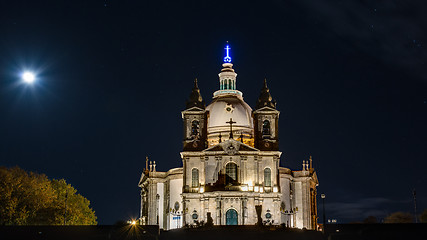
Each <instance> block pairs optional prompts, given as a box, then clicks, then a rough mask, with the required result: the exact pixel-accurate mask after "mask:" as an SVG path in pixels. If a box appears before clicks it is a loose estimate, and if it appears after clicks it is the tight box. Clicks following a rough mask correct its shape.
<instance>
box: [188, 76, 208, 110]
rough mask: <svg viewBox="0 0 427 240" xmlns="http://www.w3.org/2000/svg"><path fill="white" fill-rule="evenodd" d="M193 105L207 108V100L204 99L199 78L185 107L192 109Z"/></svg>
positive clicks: (195, 81)
mask: <svg viewBox="0 0 427 240" xmlns="http://www.w3.org/2000/svg"><path fill="white" fill-rule="evenodd" d="M193 107H198V108H201V109H205V108H206V105H205V101H203V98H202V95H201V94H200V89H199V86H198V85H197V78H196V79H195V80H194V87H193V90H192V91H191V94H190V97H189V98H188V101H187V103H186V107H185V109H190V108H193Z"/></svg>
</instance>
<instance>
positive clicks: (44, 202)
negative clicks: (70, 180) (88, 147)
mask: <svg viewBox="0 0 427 240" xmlns="http://www.w3.org/2000/svg"><path fill="white" fill-rule="evenodd" d="M89 204H90V202H89V200H87V199H86V198H84V197H83V196H82V195H80V194H78V193H77V190H76V189H74V188H73V187H72V186H71V185H69V184H67V183H66V181H65V180H64V179H60V180H55V179H53V180H49V179H48V178H47V177H46V175H44V174H37V173H33V172H29V173H27V172H26V171H24V170H22V169H20V168H18V167H14V168H5V167H0V225H62V224H64V223H65V224H67V225H93V224H96V223H97V222H96V216H95V212H94V211H93V210H92V209H91V208H90V207H89Z"/></svg>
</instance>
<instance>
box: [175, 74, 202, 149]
mask: <svg viewBox="0 0 427 240" xmlns="http://www.w3.org/2000/svg"><path fill="white" fill-rule="evenodd" d="M181 114H182V119H183V121H184V139H183V149H184V150H185V151H200V150H203V149H205V148H206V147H207V141H206V105H205V101H203V98H202V95H201V94H200V89H199V86H197V78H196V79H195V80H194V87H193V90H192V91H191V94H190V97H189V99H188V101H187V103H186V107H185V110H184V111H182V112H181Z"/></svg>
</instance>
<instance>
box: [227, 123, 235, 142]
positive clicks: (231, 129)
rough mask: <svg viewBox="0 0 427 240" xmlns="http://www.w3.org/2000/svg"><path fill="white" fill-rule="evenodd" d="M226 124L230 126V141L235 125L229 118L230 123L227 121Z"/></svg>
mask: <svg viewBox="0 0 427 240" xmlns="http://www.w3.org/2000/svg"><path fill="white" fill-rule="evenodd" d="M226 123H229V124H230V139H233V123H236V122H233V119H232V118H230V121H228V122H226Z"/></svg>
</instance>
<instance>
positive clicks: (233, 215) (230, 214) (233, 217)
mask: <svg viewBox="0 0 427 240" xmlns="http://www.w3.org/2000/svg"><path fill="white" fill-rule="evenodd" d="M225 217H226V218H227V219H226V224H227V225H237V211H236V210H234V209H229V210H228V211H227V212H226V214H225Z"/></svg>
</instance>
